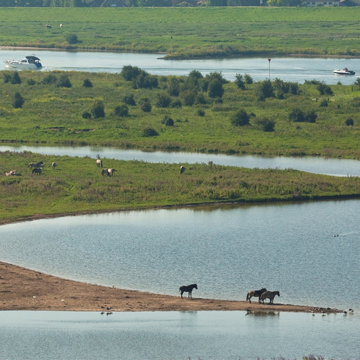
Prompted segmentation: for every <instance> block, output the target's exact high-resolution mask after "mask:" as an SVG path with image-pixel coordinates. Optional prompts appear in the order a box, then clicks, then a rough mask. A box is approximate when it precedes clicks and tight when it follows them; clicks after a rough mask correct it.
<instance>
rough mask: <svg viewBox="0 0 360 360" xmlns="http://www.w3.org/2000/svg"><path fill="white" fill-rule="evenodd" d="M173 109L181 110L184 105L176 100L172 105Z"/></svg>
mask: <svg viewBox="0 0 360 360" xmlns="http://www.w3.org/2000/svg"><path fill="white" fill-rule="evenodd" d="M171 107H172V108H181V107H182V103H181V101H180V100H179V99H177V100H174V101H173V102H172V103H171Z"/></svg>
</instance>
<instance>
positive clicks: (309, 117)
mask: <svg viewBox="0 0 360 360" xmlns="http://www.w3.org/2000/svg"><path fill="white" fill-rule="evenodd" d="M316 119H317V115H316V113H315V111H314V110H312V111H310V112H309V113H307V114H306V116H305V121H306V122H309V123H315V121H316Z"/></svg>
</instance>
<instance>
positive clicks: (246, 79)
mask: <svg viewBox="0 0 360 360" xmlns="http://www.w3.org/2000/svg"><path fill="white" fill-rule="evenodd" d="M244 80H245V84H252V83H253V82H254V80H253V78H252V77H251V76H250V75H249V74H245V75H244Z"/></svg>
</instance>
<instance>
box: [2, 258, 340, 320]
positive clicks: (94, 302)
mask: <svg viewBox="0 0 360 360" xmlns="http://www.w3.org/2000/svg"><path fill="white" fill-rule="evenodd" d="M200 289H201V285H199V290H198V293H199V292H200ZM185 294H187V293H185ZM241 295H243V297H244V299H245V297H246V294H241ZM253 300H254V301H252V302H251V304H250V303H249V302H246V301H225V300H212V299H202V298H200V297H198V294H197V291H196V290H194V292H193V299H188V298H187V297H185V296H184V298H183V299H181V297H180V294H179V296H169V295H161V294H152V293H147V292H141V291H132V290H125V289H119V288H112V287H106V286H100V285H93V284H86V283H82V282H77V281H72V280H67V279H62V278H59V277H56V276H51V275H47V274H44V273H41V272H37V271H32V270H29V269H26V268H23V267H20V266H15V265H12V264H8V263H4V262H0V310H48V311H99V312H102V311H104V312H107V311H201V310H207V311H213V310H230V311H231V310H244V311H246V310H247V311H254V312H256V311H265V312H267V311H287V312H314V313H324V312H326V313H328V312H332V313H334V312H342V310H338V309H330V308H321V307H313V306H299V305H291V304H281V303H279V301H281V297H280V298H279V297H276V299H275V300H274V302H275V303H274V305H269V304H258V302H257V298H254V299H253Z"/></svg>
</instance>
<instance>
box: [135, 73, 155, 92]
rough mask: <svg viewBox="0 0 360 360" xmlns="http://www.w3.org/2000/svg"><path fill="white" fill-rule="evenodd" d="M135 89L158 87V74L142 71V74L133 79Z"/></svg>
mask: <svg viewBox="0 0 360 360" xmlns="http://www.w3.org/2000/svg"><path fill="white" fill-rule="evenodd" d="M132 82H133V88H134V89H152V88H156V87H158V78H157V76H154V75H150V74H148V73H147V72H145V71H142V72H141V74H140V75H138V76H137V77H136V78H134V79H133V80H132Z"/></svg>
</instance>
